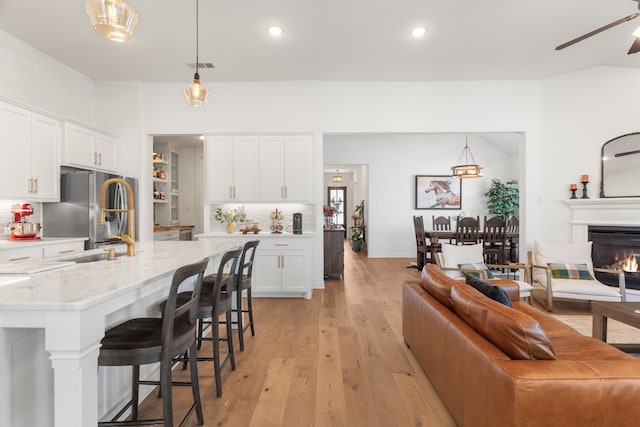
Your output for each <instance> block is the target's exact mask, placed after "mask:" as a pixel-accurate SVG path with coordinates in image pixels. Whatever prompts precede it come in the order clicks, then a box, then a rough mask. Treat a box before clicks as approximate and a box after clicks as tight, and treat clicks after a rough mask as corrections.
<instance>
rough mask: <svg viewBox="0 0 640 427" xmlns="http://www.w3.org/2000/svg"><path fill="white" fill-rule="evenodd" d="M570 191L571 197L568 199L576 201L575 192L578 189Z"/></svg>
mask: <svg viewBox="0 0 640 427" xmlns="http://www.w3.org/2000/svg"><path fill="white" fill-rule="evenodd" d="M570 190H571V197H570V199H577V197H576V191H578V189H577V188H571V189H570Z"/></svg>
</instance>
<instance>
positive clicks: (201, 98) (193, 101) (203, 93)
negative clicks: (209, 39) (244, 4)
mask: <svg viewBox="0 0 640 427" xmlns="http://www.w3.org/2000/svg"><path fill="white" fill-rule="evenodd" d="M198 15H199V14H198V0H196V73H195V74H194V75H193V83H191V84H190V85H187V86H185V88H184V96H185V98H187V103H188V104H189V105H191V106H192V107H202V106H203V105H204V104H206V103H207V98H208V97H209V90H208V89H207V88H206V87H204V86H202V85H201V84H200V74H198V65H199V64H198V62H199V58H198Z"/></svg>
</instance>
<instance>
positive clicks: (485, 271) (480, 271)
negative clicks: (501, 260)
mask: <svg viewBox="0 0 640 427" xmlns="http://www.w3.org/2000/svg"><path fill="white" fill-rule="evenodd" d="M458 267H460V269H461V270H465V272H464V273H465V276H466V275H471V276H474V277H477V278H478V279H493V274H491V270H489V267H487V266H486V265H485V264H484V263H483V262H478V263H473V264H460V265H458Z"/></svg>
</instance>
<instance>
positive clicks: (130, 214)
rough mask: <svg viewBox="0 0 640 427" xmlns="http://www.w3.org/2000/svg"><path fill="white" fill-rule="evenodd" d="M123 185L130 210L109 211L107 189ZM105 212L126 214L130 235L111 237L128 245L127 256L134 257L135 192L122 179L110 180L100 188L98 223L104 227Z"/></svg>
mask: <svg viewBox="0 0 640 427" xmlns="http://www.w3.org/2000/svg"><path fill="white" fill-rule="evenodd" d="M116 183H119V184H122V185H124V188H125V189H126V190H127V191H126V192H127V201H128V202H127V207H128V209H109V208H106V207H105V206H104V205H105V195H106V193H107V187H108V186H109V185H111V184H116ZM105 212H126V213H127V219H128V227H129V234H123V235H122V236H114V235H112V234H110V235H109V237H111V238H115V239H120V240H122V241H123V242H124V243H126V244H127V256H133V255H134V253H135V248H136V236H135V233H136V229H135V223H134V219H135V209H134V202H133V190H132V189H131V186H130V185H129V183H128V182H127V181H125V180H124V179H122V178H109V179H108V180H106V181H105V182H103V183H102V187H100V211H99V212H98V223H99V224H100V225H104V213H105Z"/></svg>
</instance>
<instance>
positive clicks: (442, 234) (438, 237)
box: [424, 230, 520, 263]
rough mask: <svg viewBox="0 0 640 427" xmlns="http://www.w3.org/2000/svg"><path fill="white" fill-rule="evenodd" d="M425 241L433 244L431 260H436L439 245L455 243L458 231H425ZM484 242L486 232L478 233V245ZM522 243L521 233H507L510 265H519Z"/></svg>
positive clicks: (506, 242) (506, 243)
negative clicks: (520, 244) (445, 242)
mask: <svg viewBox="0 0 640 427" xmlns="http://www.w3.org/2000/svg"><path fill="white" fill-rule="evenodd" d="M424 237H425V241H426V240H429V242H430V244H431V259H432V260H435V259H436V253H438V252H439V249H438V248H439V244H440V243H442V242H441V241H443V240H447V241H448V242H451V243H453V242H455V238H456V231H455V230H425V231H424ZM483 240H484V231H483V230H480V231H478V243H482V241H483ZM519 243H520V233H518V232H513V231H507V239H506V241H505V245H506V247H508V248H509V259H508V261H509V263H517V262H518V261H519V256H520V255H519V251H518V244H519Z"/></svg>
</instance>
